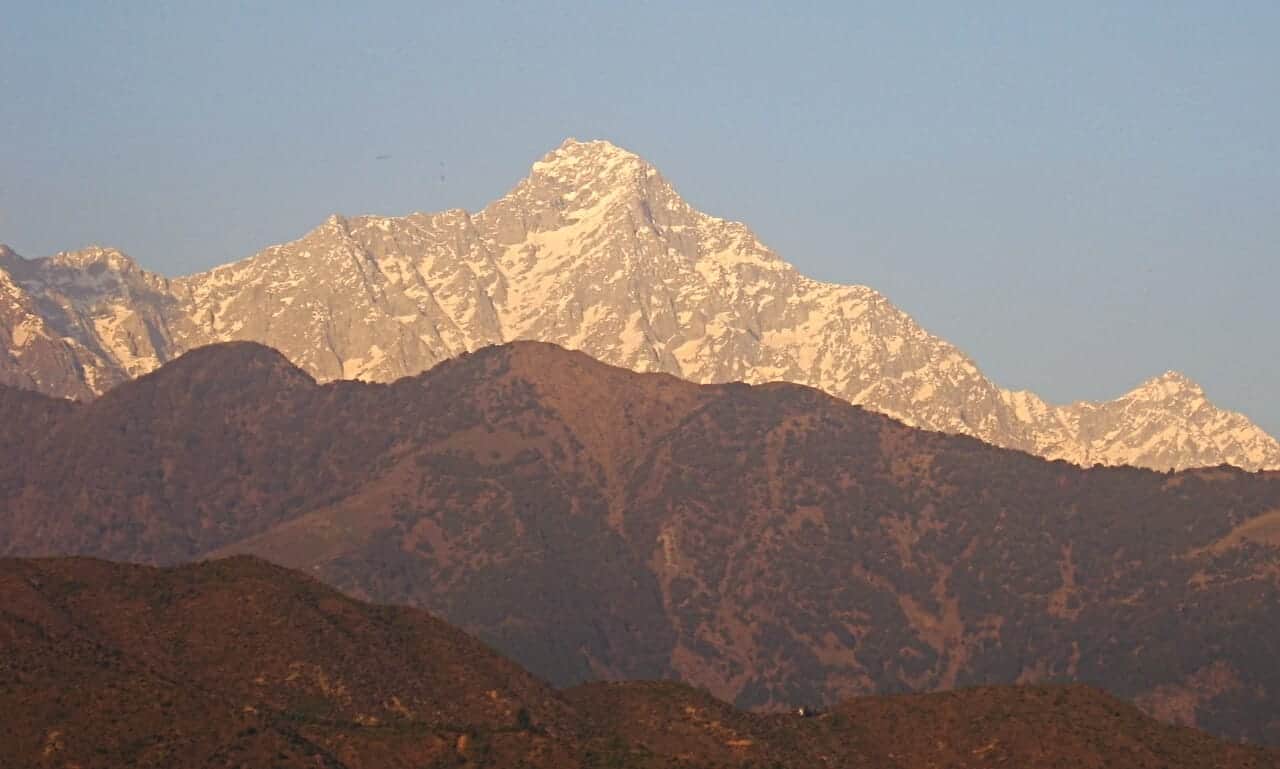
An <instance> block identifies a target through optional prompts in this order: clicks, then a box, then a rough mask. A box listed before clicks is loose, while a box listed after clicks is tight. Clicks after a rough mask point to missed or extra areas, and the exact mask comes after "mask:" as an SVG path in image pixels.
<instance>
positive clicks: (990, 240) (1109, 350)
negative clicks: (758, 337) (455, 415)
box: [0, 1, 1280, 434]
mask: <svg viewBox="0 0 1280 769" xmlns="http://www.w3.org/2000/svg"><path fill="white" fill-rule="evenodd" d="M5 6H6V7H5V10H4V19H5V21H4V23H3V25H0V242H6V243H9V244H11V245H12V246H13V247H15V248H16V249H17V250H19V251H20V252H21V253H24V254H26V255H28V256H38V255H45V254H48V253H52V252H55V251H58V250H64V249H71V248H78V247H81V246H84V245H86V244H89V243H100V244H106V245H113V246H116V247H119V248H121V249H123V250H125V251H127V252H128V253H130V254H132V255H133V256H135V257H136V258H138V259H139V261H141V262H142V263H143V264H144V265H145V266H147V267H149V268H152V269H156V270H159V271H162V272H165V273H169V274H180V273H185V272H191V271H195V270H198V269H203V268H206V267H209V266H212V265H214V264H218V263H221V262H226V261H230V260H233V259H237V258H241V257H244V256H247V255H249V254H251V253H253V252H254V251H256V250H257V249H259V248H261V247H263V246H265V245H268V244H271V243H276V242H280V241H284V240H288V239H291V238H294V237H296V236H298V235H300V234H301V233H303V232H305V231H306V230H308V229H310V228H311V227H313V226H315V225H316V224H318V223H319V222H320V221H321V220H322V219H323V218H324V217H325V216H327V215H328V214H329V213H332V212H335V211H340V212H343V213H348V214H355V213H367V212H376V213H383V214H399V213H406V212H409V211H414V210H424V211H430V210H438V209H443V208H450V207H459V206H461V207H466V208H470V209H475V208H479V207H481V206H483V205H484V204H485V203H486V202H487V201H489V200H491V199H493V198H495V197H497V196H499V195H501V194H502V193H503V192H505V191H506V190H507V189H508V188H509V187H510V186H511V185H512V184H513V183H514V182H515V181H517V180H518V179H519V178H520V177H522V176H523V175H524V174H525V173H526V172H527V170H528V166H529V165H530V164H531V163H532V162H533V161H534V160H535V159H536V158H537V157H539V156H540V155H542V154H543V153H545V152H546V151H548V150H549V149H551V148H552V147H554V146H556V145H557V144H559V143H560V142H561V141H562V140H563V139H564V138H565V137H567V136H575V137H578V138H583V139H585V138H607V139H610V140H612V141H614V142H615V143H617V144H620V145H622V146H625V147H627V148H629V149H631V150H633V151H635V152H638V153H639V154H641V155H643V156H644V157H646V158H647V159H649V160H650V161H652V162H653V163H655V164H656V165H657V166H658V167H659V168H660V169H661V170H662V171H663V173H664V174H665V175H666V176H667V177H668V178H669V179H670V180H671V181H672V182H673V183H674V184H675V185H676V187H677V188H678V189H679V190H680V192H681V193H682V194H683V195H684V196H685V197H686V198H688V199H689V200H690V202H691V203H693V204H694V205H696V206H697V207H699V208H701V209H703V210H705V211H707V212H709V213H713V214H716V215H720V216H725V217H729V218H733V219H739V220H742V221H745V222H747V223H749V224H750V225H751V226H752V227H753V228H754V229H755V230H756V231H757V232H758V233H759V234H760V236H761V238H762V239H763V240H764V241H765V242H766V243H768V244H769V245H770V246H772V247H773V248H774V249H775V250H777V251H778V252H779V253H781V254H782V255H783V256H784V257H785V258H786V259H788V260H789V261H791V262H793V263H795V264H796V265H798V266H799V267H800V268H801V269H802V270H803V271H805V272H806V273H808V274H811V275H813V276H815V277H819V278H822V279H827V280H833V281H840V282H857V283H865V284H867V285H871V286H873V287H875V288H877V289H879V290H881V291H883V292H884V293H885V294H887V295H888V296H889V297H890V299H892V300H893V301H894V302H896V303H897V304H898V305H900V306H901V307H903V308H904V309H905V310H907V311H908V312H910V313H911V314H912V315H914V316H915V317H916V318H917V319H918V320H920V321H921V322H922V323H923V324H924V325H925V326H926V327H927V328H929V329H930V330H931V331H933V332H935V333H938V334H940V335H942V336H944V337H946V338H948V339H950V340H951V341H953V342H955V343H957V344H958V345H960V346H961V347H962V348H964V349H965V350H966V351H967V352H969V353H970V354H971V355H972V356H973V357H974V358H975V359H976V360H977V361H978V363H979V364H980V365H981V366H982V367H983V369H984V370H985V371H986V372H987V373H988V374H989V375H990V376H992V377H993V378H994V379H995V380H996V381H998V382H999V383H1000V384H1002V385H1004V386H1008V387H1018V388H1030V389H1034V390H1036V391H1038V392H1040V393H1041V394H1043V395H1045V396H1046V397H1048V398H1050V399H1052V400H1055V401H1066V400H1073V399H1077V398H1105V397H1111V396H1115V395H1118V394H1119V393H1121V392H1122V391H1124V390H1126V389H1128V388H1129V387H1131V386H1133V385H1136V384H1137V383H1138V382H1139V381H1141V380H1143V379H1145V378H1147V377H1149V376H1153V375H1156V374H1159V373H1160V372H1162V371H1164V370H1166V369H1178V370H1181V371H1184V372H1185V373H1187V374H1188V375H1190V376H1191V377H1192V378H1194V379H1197V380H1198V381H1200V382H1201V383H1202V384H1203V385H1204V386H1205V387H1206V389H1207V390H1208V392H1209V395H1210V397H1211V398H1212V399H1214V400H1215V401H1217V402H1218V403H1220V404H1221V405H1224V406H1228V407H1231V408H1235V409H1238V410H1242V411H1245V412H1246V413H1247V414H1249V415H1250V416H1251V417H1253V418H1254V419H1255V420H1256V421H1258V422H1259V423H1260V424H1262V425H1263V426H1264V427H1266V428H1267V429H1268V430H1269V431H1271V432H1272V433H1273V434H1280V343H1278V342H1277V341H1276V336H1275V334H1276V332H1277V330H1278V329H1280V301H1277V289H1278V288H1280V46H1277V45H1276V44H1275V41H1276V40H1277V39H1280V4H1277V3H1275V2H1235V3H1230V4H1216V3H1204V2H1197V3H1183V2H1160V3H1156V2H1149V3H1096V4H1095V3H1069V4H1048V3H946V4H931V3H909V2H896V3H883V4H879V3H877V4H871V3H830V4H823V3H796V2H791V3H758V4H751V3H722V4H721V3H703V4H698V5H697V6H696V7H694V8H692V9H690V8H688V7H685V6H686V4H683V3H654V2H647V3H641V2H636V3H625V4H624V3H591V4H587V3H582V4H568V3H517V2H511V3H480V2H454V3H447V4H436V3H419V2H404V3H368V4H365V3H351V2H343V3H336V2H305V3H304V2H274V3H266V2H262V3H235V2H219V3H194V2H192V3H177V2H170V3H160V2H155V3H122V2H111V3H109V2H85V3H68V2H56V1H48V2H41V3H16V2H12V3H5ZM379 155H389V156H390V157H389V158H387V159H383V160H378V159H377V157H378V156H379Z"/></svg>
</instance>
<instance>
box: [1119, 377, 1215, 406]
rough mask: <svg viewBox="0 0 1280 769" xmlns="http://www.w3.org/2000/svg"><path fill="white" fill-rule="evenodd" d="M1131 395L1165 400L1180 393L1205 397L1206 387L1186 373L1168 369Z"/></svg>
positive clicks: (1137, 388)
mask: <svg viewBox="0 0 1280 769" xmlns="http://www.w3.org/2000/svg"><path fill="white" fill-rule="evenodd" d="M1129 395H1130V396H1131V397H1138V398H1143V399H1146V400H1165V399H1167V398H1173V397H1176V396H1179V395H1192V396H1198V397H1203V396H1204V388H1202V387H1201V386H1200V385H1199V384H1197V383H1196V382H1195V381H1194V380H1192V379H1191V378H1190V377H1188V376H1187V375H1186V374H1183V373H1181V372H1179V371H1166V372H1164V373H1163V374H1161V375H1160V376H1157V377H1152V378H1151V379H1148V380H1147V381H1145V382H1143V383H1142V384H1141V385H1138V387H1136V388H1135V389H1134V390H1133V391H1131V392H1130V393H1129Z"/></svg>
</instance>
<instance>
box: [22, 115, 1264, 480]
mask: <svg viewBox="0 0 1280 769" xmlns="http://www.w3.org/2000/svg"><path fill="white" fill-rule="evenodd" d="M516 339H536V340H541V341H546V342H553V343H556V344H559V345H562V346H564V347H569V348H574V349H580V350H583V351H585V352H587V353H589V354H590V355H592V356H594V357H596V358H598V359H600V360H603V361H606V362H608V363H612V364H615V365H620V366H625V367H628V368H631V369H634V370H637V371H665V372H668V373H671V374H675V375H677V376H680V377H683V378H685V379H690V380H693V381H696V382H724V381H732V380H743V381H747V382H752V383H759V382H767V381H773V380H785V381H790V382H797V383H801V384H806V385H811V386H813V387H816V388H819V389H822V390H825V391H826V392H828V393H831V394H832V395H835V396H838V397H840V398H844V399H846V400H849V401H851V402H853V403H856V404H860V405H863V406H866V407H867V408H870V409H873V410H876V411H880V412H883V413H886V414H889V415H891V416H894V417H896V418H898V419H901V420H902V421H904V422H906V423H907V424H910V425H914V426H918V427H923V428H927V429H932V430H939V431H944V432H951V433H963V434H968V435H973V436H976V437H978V438H981V439H983V440H985V441H988V442H990V443H994V444H996V445H999V446H1005V447H1010V448H1016V449H1022V450H1025V451H1028V452H1031V453H1034V454H1039V455H1041V456H1044V457H1048V458H1052V459H1058V458H1060V459H1066V460H1069V461H1071V462H1075V463H1077V464H1082V465H1090V464H1094V463H1102V464H1132V465H1138V466H1144V467H1152V468H1157V469H1168V468H1185V467H1194V466H1204V465H1216V464H1220V463H1228V464H1232V465H1236V466H1239V467H1243V468H1246V469H1259V468H1280V443H1277V442H1276V440H1275V439H1273V438H1272V437H1270V436H1269V435H1267V434H1266V433H1264V432H1263V431H1262V430H1260V429H1259V428H1258V427H1256V426H1255V425H1253V424H1252V423H1251V422H1249V420H1248V419H1247V418H1246V417H1244V416H1242V415H1240V414H1236V413H1232V412H1226V411H1223V410H1220V409H1217V408H1215V407H1214V406H1213V405H1212V404H1211V403H1209V402H1208V400H1206V398H1205V396H1204V393H1203V392H1202V391H1201V390H1200V388H1199V387H1198V386H1196V385H1195V384H1194V383H1192V382H1190V381H1189V380H1187V379H1186V378H1184V377H1182V376H1180V375H1178V374H1174V373H1172V372H1171V373H1168V374H1165V375H1163V376H1161V377H1157V378H1155V379H1152V380H1151V381H1149V382H1147V383H1145V384H1143V385H1141V386H1140V387H1138V388H1137V389H1135V390H1133V391H1132V392H1130V393H1128V394H1126V395H1124V396H1122V397H1121V398H1119V399H1117V400H1114V401H1109V402H1106V403H1077V404H1072V405H1067V406H1053V405H1049V404H1046V403H1045V402H1044V401H1043V400H1042V399H1040V398H1039V397H1037V396H1036V395H1034V394H1033V393H1028V392H1010V391H1006V390H1002V389H1000V388H999V387H997V386H996V385H995V384H994V383H992V382H991V381H990V380H988V379H987V378H986V377H984V376H983V375H982V372H981V371H979V369H978V367H977V366H976V365H974V363H973V361H971V360H970V359H969V358H968V357H967V356H966V355H965V354H964V353H962V352H961V351H960V350H958V349H956V348H955V347H954V346H953V345H951V344H949V343H947V342H946V341H944V340H942V339H939V338H938V337H935V336H933V335H931V334H929V333H928V332H926V331H925V330H924V329H922V328H921V327H920V326H919V325H917V324H916V323H915V322H914V321H913V320H912V319H911V318H910V317H908V316H907V315H906V314H905V313H904V312H902V311H901V310H899V309H898V308H897V307H895V306H893V305H892V304H891V303H890V302H889V301H888V300H887V299H885V298H884V297H883V296H881V295H880V294H879V293H877V292H875V291H874V290H872V289H870V288H867V287H865V286H844V285H834V284H830V283H822V282H819V281H815V280H811V279H809V278H807V277H805V276H803V275H801V274H800V273H799V272H797V271H796V269H795V268H793V267H792V266H791V265H789V264H788V263H786V262H785V261H783V260H782V259H781V258H779V257H778V255H777V254H775V253H773V252H772V251H770V250H769V249H768V248H767V247H766V246H764V245H763V244H762V243H760V241H759V240H758V239H757V238H756V236H755V235H754V234H753V233H752V232H751V231H750V230H749V229H748V228H747V227H746V226H745V225H743V224H740V223H737V222H731V221H726V220H724V219H718V218H716V217H712V216H708V215H706V214H703V213H701V212H699V211H696V210H694V209H693V208H691V207H690V206H689V205H688V204H687V203H686V202H685V201H684V200H682V199H681V198H680V196H679V195H678V194H677V193H676V191H675V190H674V189H673V188H672V187H671V185H670V184H669V183H668V182H667V181H666V180H665V179H664V178H663V177H662V175H661V174H659V173H658V171H657V170H656V169H655V168H653V167H652V166H651V165H649V164H648V163H646V162H645V161H644V160H642V159H641V158H640V157H638V156H636V155H634V154H632V153H630V152H627V151H626V150H623V149H621V148H618V147H616V146H614V145H612V144H610V143H608V142H604V141H591V142H579V141H575V140H572V139H571V140H568V141H566V142H565V143H564V144H563V145H561V146H560V147H559V148H557V149H556V150H554V151H552V152H551V153H549V154H547V155H546V156H545V157H543V158H542V159H541V160H539V161H538V162H536V163H535V164H534V165H533V168H532V171H531V173H530V174H529V176H528V177H527V178H525V179H524V180H523V181H521V182H520V183H519V184H517V185H516V187H515V188H514V189H512V190H511V191H510V192H509V193H508V194H507V195H505V196H504V197H502V198H500V199H498V200H497V201H495V202H493V203H492V204H490V205H489V206H488V207H486V208H485V209H483V210H482V211H480V212H478V213H474V214H473V213H468V212H466V211H462V210H450V211H445V212H442V213H435V214H423V213H418V214H411V215H409V216H405V217H394V218H388V217H376V216H360V217H341V216H333V217H331V218H329V219H328V220H327V221H325V222H324V223H323V224H322V225H321V226H320V227H318V228H317V229H315V230H313V231H312V232H310V233H308V234H307V235H305V236H304V237H302V238H301V239H299V240H296V241H293V242H291V243H286V244H283V245H279V246H273V247H271V248H268V249H266V250H265V251H262V252H261V253H259V254H257V255H255V256H252V257H250V258H248V259H245V260H242V261H239V262H236V263H233V264H228V265H224V266H222V267H218V268H216V269H213V270H211V271H209V272H205V273H201V274H197V275H192V276H189V277H185V278H176V279H167V278H163V277H160V276H157V275H153V274H150V273H147V272H145V271H143V270H141V269H139V268H138V267H137V266H136V265H135V264H134V263H133V262H132V261H131V260H129V259H128V258H127V257H126V256H124V255H123V254H121V253H120V252H118V251H114V250H110V249H97V248H95V249H89V250H85V251H80V252H74V253H66V254H59V255H57V256H54V257H49V258H47V259H37V260H24V259H22V258H21V257H18V256H17V255H16V254H14V253H13V252H12V251H9V250H7V249H5V250H3V251H0V353H3V354H4V357H3V359H0V382H9V383H15V384H19V385H23V386H28V387H34V388H37V389H40V390H43V391H45V392H50V393H55V394H63V395H71V396H83V395H86V394H89V393H100V392H102V391H104V390H105V389H107V388H108V387H110V386H111V385H113V384H115V383H117V382H119V381H121V380H123V379H125V378H128V377H132V376H137V375H139V374H142V373H145V372H146V371H149V370H151V369H153V368H155V367H157V366H159V365H160V364H161V363H162V362H164V361H166V360H169V359H171V358H172V357H174V356H175V355H177V354H179V353H181V352H183V351H185V350H188V349H190V348H192V347H195V346H199V345H202V344H207V343H210V342H216V341H227V340H253V341H257V342H261V343H264V344H267V345H270V346H272V347H275V348H276V349H278V350H280V351H281V352H282V353H284V354H285V355H286V356H288V357H289V358H290V359H291V360H292V361H293V362H294V363H296V364H297V365H298V366H300V367H302V368H304V369H305V370H307V371H308V372H310V373H311V374H312V375H313V376H315V377H316V378H317V379H320V380H330V379H340V378H358V379H367V380H375V381H387V380H391V379H395V378H397V377H400V376H404V375H408V374H413V373H417V372H419V371H422V370H424V369H426V368H429V367H430V366H432V365H434V364H435V363H437V362H439V361H441V360H444V359H446V358H449V357H453V356H455V355H457V354H459V353H462V352H464V351H468V350H474V349H476V348H479V347H482V346H485V345H489V344H495V343H500V342H506V341H511V340H516Z"/></svg>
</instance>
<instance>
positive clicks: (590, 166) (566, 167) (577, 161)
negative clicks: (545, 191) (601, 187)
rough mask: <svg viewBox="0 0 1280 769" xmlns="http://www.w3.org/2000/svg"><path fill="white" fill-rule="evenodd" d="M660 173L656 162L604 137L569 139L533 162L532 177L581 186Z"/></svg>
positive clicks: (565, 184)
mask: <svg viewBox="0 0 1280 769" xmlns="http://www.w3.org/2000/svg"><path fill="white" fill-rule="evenodd" d="M650 172H652V173H656V171H654V169H653V166H651V165H649V164H648V163H647V162H645V160H644V159H643V158H641V157H640V156H639V155H637V154H635V153H634V152H630V151H628V150H625V149H623V148H621V147H619V146H617V145H616V144H613V143H611V142H608V141H605V140H604V139H593V140H590V141H578V140H577V139H573V138H570V139H565V140H564V142H563V143H562V144H561V145H560V146H559V147H556V148H555V149H554V150H552V151H550V152H548V153H547V154H546V155H543V156H542V158H541V159H540V160H538V161H537V162H536V163H534V164H533V167H532V169H531V171H530V173H531V178H540V179H547V180H550V181H554V182H558V183H559V184H560V185H564V186H567V187H572V188H575V189H576V188H581V187H585V186H588V185H590V184H591V183H592V182H595V181H597V180H605V181H606V182H617V181H625V180H626V179H627V178H634V177H636V176H643V175H647V174H649V173H650Z"/></svg>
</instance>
